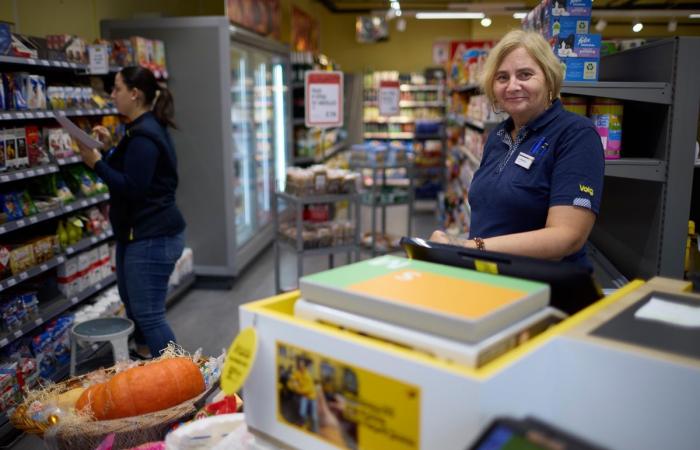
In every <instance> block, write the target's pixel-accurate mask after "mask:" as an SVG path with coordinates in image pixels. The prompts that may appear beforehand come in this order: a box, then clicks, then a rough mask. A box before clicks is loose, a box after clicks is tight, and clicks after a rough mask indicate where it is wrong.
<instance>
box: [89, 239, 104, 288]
mask: <svg viewBox="0 0 700 450" xmlns="http://www.w3.org/2000/svg"><path fill="white" fill-rule="evenodd" d="M86 253H87V257H88V264H89V266H88V271H87V280H88V283H87V286H86V287H89V286H93V285H95V284H97V283H98V282H99V281H100V280H101V279H102V270H101V269H100V267H99V265H100V264H99V262H100V252H99V250H98V249H96V248H93V249H90V250H88V251H87V252H86Z"/></svg>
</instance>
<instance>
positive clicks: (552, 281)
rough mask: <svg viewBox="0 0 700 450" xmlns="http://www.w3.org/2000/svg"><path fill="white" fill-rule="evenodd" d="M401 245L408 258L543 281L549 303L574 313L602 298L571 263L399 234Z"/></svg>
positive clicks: (583, 271)
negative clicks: (546, 288) (548, 295)
mask: <svg viewBox="0 0 700 450" xmlns="http://www.w3.org/2000/svg"><path fill="white" fill-rule="evenodd" d="M401 247H403V249H404V251H405V252H406V256H408V257H409V258H412V259H417V260H421V261H428V262H433V263H437V264H445V265H448V266H456V267H464V268H467V269H474V270H479V271H482V272H491V273H498V274H501V275H507V276H511V277H516V278H523V279H526V280H533V281H540V282H543V283H547V284H549V287H550V289H551V294H550V300H549V304H550V306H552V307H554V308H557V309H559V310H560V311H562V312H565V313H567V314H574V313H576V312H578V311H580V310H582V309H583V308H585V307H587V306H588V305H590V304H592V303H595V302H596V301H598V300H599V299H601V298H603V292H602V291H601V289H600V287H599V286H598V285H597V283H596V282H595V280H594V279H593V277H592V276H591V274H590V273H589V272H588V271H587V270H586V269H585V268H583V267H580V266H578V265H576V264H573V263H567V262H561V261H548V260H544V259H537V258H530V257H527V256H517V255H510V254H507V253H497V252H491V251H486V250H476V249H470V248H466V247H462V246H457V245H449V244H439V243H437V242H431V241H425V240H423V239H420V238H409V237H403V238H401Z"/></svg>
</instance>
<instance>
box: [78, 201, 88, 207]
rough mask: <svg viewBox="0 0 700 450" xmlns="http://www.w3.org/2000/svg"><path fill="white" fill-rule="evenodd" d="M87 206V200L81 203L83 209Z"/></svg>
mask: <svg viewBox="0 0 700 450" xmlns="http://www.w3.org/2000/svg"><path fill="white" fill-rule="evenodd" d="M87 205H88V201H87V200H83V201H81V202H80V206H81V207H83V208H85V207H86V206H87Z"/></svg>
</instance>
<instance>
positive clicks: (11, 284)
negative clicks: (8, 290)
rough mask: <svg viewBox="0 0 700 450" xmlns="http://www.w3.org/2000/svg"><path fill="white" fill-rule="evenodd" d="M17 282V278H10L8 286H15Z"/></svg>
mask: <svg viewBox="0 0 700 450" xmlns="http://www.w3.org/2000/svg"><path fill="white" fill-rule="evenodd" d="M15 284H17V280H16V279H14V278H10V279H9V280H7V287H12V286H14V285H15Z"/></svg>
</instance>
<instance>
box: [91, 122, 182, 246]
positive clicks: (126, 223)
mask: <svg viewBox="0 0 700 450" xmlns="http://www.w3.org/2000/svg"><path fill="white" fill-rule="evenodd" d="M126 128H127V129H126V134H125V136H124V138H123V139H122V140H121V141H120V142H119V144H118V145H117V147H116V148H115V149H113V151H112V152H110V154H109V155H108V156H106V157H105V158H104V159H102V160H100V161H98V162H97V164H95V172H97V174H98V175H99V176H100V177H101V178H102V179H103V180H104V181H105V183H106V184H107V186H109V193H110V198H111V202H110V203H111V207H110V211H109V219H110V221H111V223H112V228H113V230H114V233H115V236H116V238H117V240H119V241H121V242H126V241H132V240H139V239H145V238H153V237H160V236H173V235H176V234H178V233H180V232H181V231H183V230H184V229H185V220H184V219H183V217H182V214H181V213H180V210H179V209H178V208H177V206H176V205H175V189H176V188H177V183H178V177H177V157H176V156H175V149H174V147H173V143H172V141H171V139H170V135H169V134H168V132H167V130H166V129H165V127H163V126H162V125H161V124H160V123H159V122H158V121H157V120H156V118H155V116H154V115H153V114H152V113H150V112H148V113H145V114H143V115H141V116H140V117H139V118H137V119H136V120H134V121H133V122H131V123H130V124H128V125H127V127H126Z"/></svg>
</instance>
